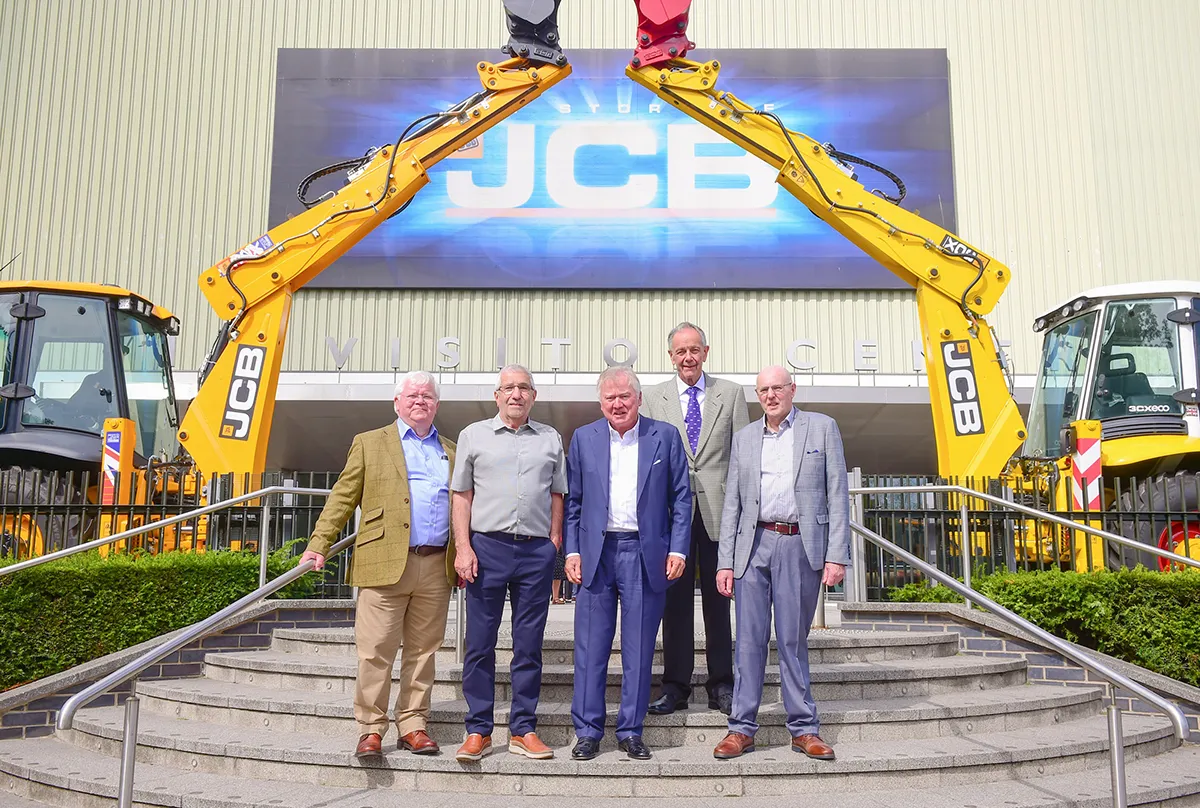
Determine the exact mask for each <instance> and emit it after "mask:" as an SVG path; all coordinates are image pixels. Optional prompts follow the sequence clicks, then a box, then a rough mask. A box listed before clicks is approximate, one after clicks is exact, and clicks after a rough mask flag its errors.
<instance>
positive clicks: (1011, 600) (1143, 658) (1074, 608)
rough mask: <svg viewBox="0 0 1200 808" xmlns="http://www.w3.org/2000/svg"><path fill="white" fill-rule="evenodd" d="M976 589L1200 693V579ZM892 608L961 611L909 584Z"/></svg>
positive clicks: (1017, 582) (1093, 580) (1022, 577)
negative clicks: (933, 606)
mask: <svg viewBox="0 0 1200 808" xmlns="http://www.w3.org/2000/svg"><path fill="white" fill-rule="evenodd" d="M971 583H972V585H973V586H974V588H975V589H976V590H977V591H978V592H979V593H980V594H983V595H986V596H987V597H989V598H991V599H992V600H994V601H996V602H997V603H999V604H1000V605H1001V606H1004V607H1005V608H1008V609H1011V610H1012V611H1014V612H1016V613H1017V614H1019V615H1021V616H1022V617H1024V618H1025V619H1026V620H1029V621H1030V622H1032V623H1034V624H1036V625H1038V626H1040V627H1041V628H1043V629H1045V630H1046V631H1048V632H1050V633H1051V634H1054V635H1056V636H1058V637H1062V638H1063V639H1066V640H1070V641H1071V642H1074V643H1078V644H1079V645H1082V646H1084V647H1086V648H1092V649H1094V650H1097V651H1100V652H1101V653H1104V654H1108V655H1109V656H1113V657H1116V658H1117V659H1122V660H1125V661H1126V662H1132V663H1134V664H1136V665H1141V666H1142V667H1144V668H1148V669H1150V670H1152V671H1156V672H1158V673H1161V674H1163V675H1165V676H1170V677H1171V678H1172V679H1178V680H1179V681H1181V682H1186V683H1187V684H1190V685H1194V686H1196V687H1200V575H1196V574H1193V573H1188V572H1184V573H1179V572H1175V573H1161V572H1150V571H1147V570H1145V569H1140V568H1139V569H1136V570H1120V571H1117V572H1089V573H1076V572H1057V571H1054V572H1022V573H998V574H994V575H984V576H979V577H973V578H972V581H971ZM888 598H889V600H892V601H902V602H926V603H928V602H932V603H961V602H962V598H960V597H959V596H958V595H955V594H954V593H953V592H951V591H950V590H949V589H947V588H946V587H944V586H936V587H932V588H931V587H927V586H925V585H924V584H922V583H913V584H907V585H905V586H903V587H899V588H896V589H892V590H890V591H889V592H888Z"/></svg>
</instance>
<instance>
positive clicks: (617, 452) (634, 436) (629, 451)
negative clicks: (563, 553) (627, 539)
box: [567, 418, 687, 559]
mask: <svg viewBox="0 0 1200 808" xmlns="http://www.w3.org/2000/svg"><path fill="white" fill-rule="evenodd" d="M640 424H641V419H640V418H639V419H638V420H637V421H634V423H633V426H631V427H630V428H629V431H628V432H626V433H625V435H624V436H621V435H619V434H617V430H615V429H613V428H612V424H609V425H608V524H607V525H606V526H605V528H604V529H605V531H623V532H630V533H632V532H636V531H637V529H638V515H637V505H638V427H639V425H640ZM577 555H579V553H570V554H569V555H567V558H570V557H571V556H577ZM668 555H672V556H675V557H676V558H685V559H686V558H687V556H686V555H684V554H683V553H669V554H668Z"/></svg>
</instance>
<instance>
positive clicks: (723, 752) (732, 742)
mask: <svg viewBox="0 0 1200 808" xmlns="http://www.w3.org/2000/svg"><path fill="white" fill-rule="evenodd" d="M753 751H754V738H752V737H751V736H749V735H743V734H742V733H740V732H731V733H729V734H728V735H726V736H725V737H724V738H722V739H721V742H720V743H719V744H717V748H716V749H714V750H713V757H715V758H716V759H717V760H729V759H730V758H735V757H741V756H742V755H744V754H746V753H747V752H753Z"/></svg>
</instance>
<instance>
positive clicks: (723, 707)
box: [708, 690, 733, 715]
mask: <svg viewBox="0 0 1200 808" xmlns="http://www.w3.org/2000/svg"><path fill="white" fill-rule="evenodd" d="M708 709H710V710H720V711H721V712H723V713H724V714H725V715H729V714H730V713H732V712H733V694H732V693H730V692H729V691H728V690H722V691H721V692H720V693H718V694H717V695H716V696H709V697H708Z"/></svg>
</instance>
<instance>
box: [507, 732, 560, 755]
mask: <svg viewBox="0 0 1200 808" xmlns="http://www.w3.org/2000/svg"><path fill="white" fill-rule="evenodd" d="M508 751H510V752H512V753H513V754H514V755H524V756H525V757H527V758H533V759H534V760H549V759H550V758H552V757H554V750H553V749H551V748H550V747H548V746H546V744H544V743H542V739H541V738H539V737H538V736H537V733H536V732H527V733H525V734H524V735H510V736H509V738H508Z"/></svg>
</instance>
